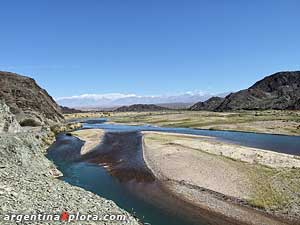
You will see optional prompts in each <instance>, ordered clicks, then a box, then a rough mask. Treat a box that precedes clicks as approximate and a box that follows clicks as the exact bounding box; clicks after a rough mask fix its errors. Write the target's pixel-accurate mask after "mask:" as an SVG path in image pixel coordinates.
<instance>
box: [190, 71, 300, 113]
mask: <svg viewBox="0 0 300 225" xmlns="http://www.w3.org/2000/svg"><path fill="white" fill-rule="evenodd" d="M197 104H198V105H199V106H200V107H198V108H197V107H194V108H193V109H192V108H191V109H192V110H202V108H203V107H202V108H201V106H203V105H205V104H204V103H201V102H200V103H197ZM197 104H196V105H197ZM209 106H212V107H210V108H211V109H210V110H213V111H227V110H266V109H279V110H284V109H300V71H294V72H278V73H275V74H273V75H270V76H268V77H265V78H264V79H262V80H260V81H258V82H256V83H255V84H254V85H253V86H251V87H249V88H248V89H245V90H241V91H238V92H236V93H231V94H229V95H227V96H226V97H225V98H224V100H223V101H221V102H220V104H219V105H218V104H211V105H209ZM206 108H208V107H206Z"/></svg>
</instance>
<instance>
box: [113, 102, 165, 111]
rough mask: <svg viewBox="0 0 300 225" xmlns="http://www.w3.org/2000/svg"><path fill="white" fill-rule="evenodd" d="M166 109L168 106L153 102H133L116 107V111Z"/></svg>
mask: <svg viewBox="0 0 300 225" xmlns="http://www.w3.org/2000/svg"><path fill="white" fill-rule="evenodd" d="M161 110H168V108H165V107H162V106H158V105H154V104H134V105H130V106H122V107H119V108H117V109H116V110H114V111H116V112H143V111H161Z"/></svg>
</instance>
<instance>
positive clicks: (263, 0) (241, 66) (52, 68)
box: [0, 0, 300, 97]
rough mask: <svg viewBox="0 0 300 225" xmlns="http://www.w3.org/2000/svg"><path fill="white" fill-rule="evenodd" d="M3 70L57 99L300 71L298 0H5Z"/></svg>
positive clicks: (229, 82) (219, 85) (218, 86)
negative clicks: (29, 80) (25, 78)
mask: <svg viewBox="0 0 300 225" xmlns="http://www.w3.org/2000/svg"><path fill="white" fill-rule="evenodd" d="M0 8H1V13H0V32H1V33H0V52H1V54H0V70H6V71H13V72H17V73H21V74H25V75H28V76H31V77H33V78H35V79H36V80H37V82H38V83H39V84H40V85H41V86H43V87H44V88H46V89H47V90H48V92H49V93H50V94H51V95H53V96H54V97H61V96H71V95H80V94H83V93H94V94H95V93H114V92H119V93H136V94H139V95H159V94H176V93H179V92H180V93H182V92H186V91H197V90H199V91H200V90H201V91H206V92H212V93H218V92H226V91H235V90H239V89H242V88H246V87H248V86H249V85H251V84H253V83H254V82H255V81H257V80H259V79H261V78H262V77H263V76H265V75H269V74H271V73H273V72H276V71H281V70H299V66H300V61H299V59H300V29H299V27H300V14H299V8H300V1H297V0H295V1H292V0H252V1H241V0H223V1H222V0H181V1H179V0H156V1H155V0H148V1H146V0H126V1H125V0H85V1H84V0H76V1H75V0H72V1H71V0H48V1H47V0H43V1H41V0H36V1H32V0H26V1H16V0H10V1H1V2H0Z"/></svg>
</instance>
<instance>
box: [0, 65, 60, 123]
mask: <svg viewBox="0 0 300 225" xmlns="http://www.w3.org/2000/svg"><path fill="white" fill-rule="evenodd" d="M0 87H1V89H0V100H2V101H4V102H5V104H6V105H7V106H9V108H10V111H11V112H12V113H13V114H14V115H15V116H16V119H17V120H18V122H19V123H20V124H21V125H22V124H23V125H29V124H32V125H40V124H50V123H55V122H61V121H63V116H62V114H61V111H60V107H59V106H58V105H57V104H56V102H55V101H54V100H53V99H52V97H51V96H50V95H49V94H48V93H47V91H46V90H44V89H42V88H40V87H39V86H38V85H37V83H36V82H35V81H34V80H33V79H32V78H29V77H25V76H21V75H18V74H15V73H10V72H3V71H0Z"/></svg>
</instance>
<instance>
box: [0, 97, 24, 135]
mask: <svg viewBox="0 0 300 225" xmlns="http://www.w3.org/2000/svg"><path fill="white" fill-rule="evenodd" d="M20 131H21V127H20V124H19V123H18V121H17V120H16V118H15V116H14V115H13V114H12V113H11V112H10V110H9V107H8V106H7V105H6V104H5V103H4V102H3V101H1V100H0V133H3V132H8V133H17V132H20Z"/></svg>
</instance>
